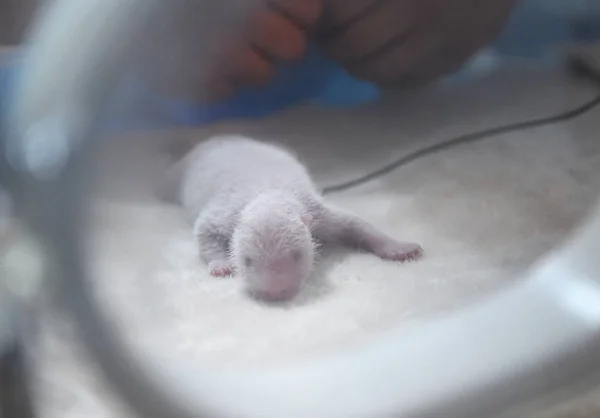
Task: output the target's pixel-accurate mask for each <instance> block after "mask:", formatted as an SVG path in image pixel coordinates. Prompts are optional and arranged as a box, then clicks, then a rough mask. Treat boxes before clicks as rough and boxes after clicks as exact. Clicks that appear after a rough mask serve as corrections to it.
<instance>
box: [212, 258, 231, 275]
mask: <svg viewBox="0 0 600 418" xmlns="http://www.w3.org/2000/svg"><path fill="white" fill-rule="evenodd" d="M208 268H209V269H210V275H211V276H213V277H228V276H232V275H233V266H232V265H231V264H229V263H225V262H220V261H213V262H211V263H210V264H209V265H208Z"/></svg>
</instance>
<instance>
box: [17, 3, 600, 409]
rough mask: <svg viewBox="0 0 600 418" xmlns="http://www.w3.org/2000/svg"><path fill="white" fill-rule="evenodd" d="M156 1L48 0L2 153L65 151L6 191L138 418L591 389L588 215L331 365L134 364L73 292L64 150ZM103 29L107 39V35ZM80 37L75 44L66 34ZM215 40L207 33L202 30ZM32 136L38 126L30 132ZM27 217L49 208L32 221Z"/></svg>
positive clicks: (597, 355)
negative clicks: (497, 287)
mask: <svg viewBox="0 0 600 418" xmlns="http://www.w3.org/2000/svg"><path fill="white" fill-rule="evenodd" d="M191 1H192V2H193V0H191ZM181 2H182V3H181V4H183V3H184V2H185V0H181ZM188 2H189V1H188ZM195 3H197V4H199V3H202V4H206V5H207V7H206V9H205V10H207V11H210V10H213V9H212V8H215V7H222V8H226V7H230V8H231V6H228V4H227V3H226V2H224V1H222V0H213V1H208V0H207V1H201V0H197V1H196V2H195ZM223 3H225V4H223ZM238 3H240V1H238ZM242 3H244V4H248V5H250V4H254V3H255V1H248V2H243V1H242ZM164 4H166V2H161V1H158V0H87V1H85V2H82V1H80V0H59V1H55V2H54V3H51V6H50V8H49V9H48V11H47V13H46V14H45V16H44V19H42V20H41V21H40V22H39V23H40V24H39V25H38V27H37V28H36V33H34V35H36V36H34V43H32V50H31V51H30V54H29V56H28V60H29V61H28V66H27V71H26V72H25V74H24V76H23V79H22V84H21V88H20V90H19V95H18V96H17V97H16V99H17V101H16V106H15V108H14V110H15V112H14V113H13V115H12V116H13V118H12V122H13V124H14V125H13V126H14V128H15V129H16V131H17V132H19V133H21V134H22V135H23V136H22V137H21V141H22V142H23V144H26V145H25V146H23V145H21V143H20V142H15V143H13V144H12V145H13V148H14V149H17V151H16V154H17V155H21V157H22V158H21V160H20V161H21V162H22V163H24V162H27V161H29V162H31V159H30V158H28V156H27V154H28V153H31V152H32V151H31V149H32V148H31V147H30V146H28V145H27V144H30V142H31V141H33V143H35V142H36V141H35V137H36V136H38V134H37V132H45V133H46V134H47V133H48V131H51V132H52V134H53V135H52V136H51V138H54V139H55V140H59V141H61V142H60V143H61V144H63V149H66V150H67V151H68V152H69V156H70V157H71V158H68V159H66V160H64V159H63V160H61V161H62V164H63V165H62V169H61V170H59V174H58V175H55V176H52V177H44V178H40V177H39V176H37V174H38V173H36V170H37V168H36V167H35V165H33V166H32V165H26V166H24V167H23V166H22V167H21V168H25V169H26V170H24V171H22V172H21V175H20V180H19V182H18V186H24V187H27V191H28V192H27V193H22V194H21V196H22V197H21V198H22V199H23V201H22V202H21V203H22V205H21V206H20V208H21V209H22V210H23V214H24V216H25V217H26V218H27V220H28V221H29V223H30V225H32V226H33V227H34V228H35V230H36V231H37V232H38V233H39V235H40V237H41V238H42V241H43V243H44V244H45V247H46V250H47V252H48V255H49V256H50V260H51V263H50V267H51V272H52V273H53V279H54V280H55V283H56V285H57V286H58V290H59V291H58V292H57V293H58V294H59V299H58V301H57V302H58V303H60V305H61V306H62V307H63V308H64V309H65V310H66V311H67V312H68V313H69V314H70V315H71V316H72V317H73V319H74V320H75V321H76V322H77V324H78V325H79V329H80V332H81V336H82V339H83V341H84V343H85V344H86V346H87V349H88V350H89V351H90V352H91V353H92V354H93V356H94V358H95V359H96V360H97V361H98V363H99V364H100V366H101V367H102V369H103V372H104V374H105V375H106V377H107V378H108V379H109V380H110V381H111V383H112V384H113V387H114V389H115V391H116V392H117V393H119V394H120V395H121V396H123V398H124V399H125V400H126V401H128V402H129V403H130V405H131V406H132V407H133V408H134V409H135V410H136V411H137V412H138V413H139V414H140V415H141V416H144V417H165V416H169V417H173V418H179V417H190V418H191V417H199V416H210V417H218V416H223V417H262V418H268V417H281V416H285V417H290V418H294V417H298V418H300V417H309V416H314V417H340V418H341V417H379V416H381V417H384V416H405V417H428V418H433V417H438V416H439V417H443V418H452V417H457V418H459V417H460V418H469V417H481V416H487V417H492V416H495V415H498V414H500V413H503V414H506V413H508V412H510V411H511V410H512V411H517V410H516V409H515V408H518V407H522V406H526V405H528V404H529V403H530V402H533V401H540V400H543V399H544V398H545V397H547V396H548V395H549V394H556V393H559V394H563V395H567V394H568V392H567V389H569V390H577V389H580V388H581V387H584V386H591V385H592V384H596V383H598V382H600V367H599V366H600V333H599V332H598V331H599V330H600V287H599V285H598V281H597V280H598V272H600V259H599V258H598V257H597V255H596V254H595V253H596V252H597V250H596V249H597V248H599V245H600V207H599V208H598V209H597V210H596V213H594V216H593V217H592V219H591V220H590V221H588V222H586V223H584V224H583V226H582V228H580V230H579V231H577V232H576V233H575V235H574V238H573V239H572V240H570V241H569V242H567V243H566V244H565V245H564V246H563V247H562V248H561V249H560V250H559V251H557V252H555V253H554V254H551V255H549V256H548V257H547V259H546V260H544V261H542V262H541V263H540V264H539V265H538V266H536V267H534V268H532V269H531V271H530V273H529V275H528V277H525V278H524V279H526V280H524V281H523V282H522V284H520V285H517V286H515V287H513V288H511V289H509V290H507V291H505V292H503V293H500V294H498V295H495V296H494V297H493V298H490V299H489V300H487V301H485V303H480V304H478V305H476V306H473V307H471V308H469V309H468V310H464V311H463V312H460V313H457V314H455V315H452V316H450V317H449V318H447V319H442V320H438V321H435V322H431V323H429V324H426V325H425V326H423V327H420V328H419V329H415V330H413V332H411V333H406V331H402V332H401V331H400V330H394V331H391V332H389V333H387V334H385V335H382V336H381V337H380V338H379V339H378V340H376V341H373V342H372V344H370V345H369V346H365V347H354V348H352V349H348V350H347V351H345V352H344V353H340V355H338V356H335V357H328V358H322V359H318V360H314V361H307V362H303V363H300V364H294V365H289V366H288V367H285V368H276V369H261V370H254V371H246V372H245V373H244V374H243V375H242V374H235V373H214V372H209V371H207V370H204V371H203V370H201V369H198V370H197V373H196V375H195V376H192V375H191V374H190V373H189V367H187V368H181V369H178V368H177V367H176V366H175V365H173V364H172V363H171V364H169V366H167V365H166V364H167V361H166V360H165V359H163V361H160V360H159V359H158V358H153V359H146V360H144V361H142V360H141V359H140V358H139V357H138V358H135V357H134V356H132V355H131V353H130V351H129V350H128V349H127V347H126V346H125V345H124V344H123V343H122V341H121V339H120V338H118V337H119V336H118V335H115V334H114V332H113V330H112V328H111V327H110V326H108V324H107V323H106V321H105V319H104V318H103V317H102V316H100V315H99V312H97V310H96V307H95V305H94V303H93V301H92V300H91V298H90V295H89V293H88V289H87V287H86V285H85V283H86V281H85V278H86V275H85V270H84V266H83V264H82V263H83V260H84V257H83V255H82V254H81V250H80V248H81V243H82V242H83V238H84V237H83V232H82V229H81V228H79V227H80V226H81V222H79V221H81V216H82V213H83V211H82V208H81V207H80V204H81V201H82V200H81V198H82V197H83V194H84V187H83V183H82V181H81V180H82V178H83V177H82V172H83V171H82V170H83V168H84V167H85V158H86V157H87V156H86V153H85V150H86V148H85V147H84V148H80V149H76V147H75V144H76V143H77V142H79V143H80V144H81V143H83V145H86V144H87V142H80V141H82V140H83V139H85V138H87V137H88V136H89V134H90V133H91V132H92V131H93V120H94V115H96V114H98V113H99V112H100V109H101V107H102V103H103V100H104V99H105V97H104V96H103V94H102V93H103V92H104V91H107V90H108V89H107V87H108V86H109V85H110V82H111V80H112V77H111V74H114V73H115V72H116V71H117V66H118V59H115V57H116V55H117V54H120V53H123V51H122V50H120V49H119V48H117V47H115V45H117V44H118V42H115V41H116V39H117V38H118V37H119V36H123V35H127V34H128V31H134V30H136V27H140V26H141V25H143V24H144V22H147V20H146V19H148V18H149V16H152V15H153V14H155V13H158V12H160V10H161V7H165V6H164ZM169 4H170V6H173V4H175V2H169ZM177 4H179V3H177ZM232 9H233V8H232ZM90 16H95V18H93V19H92V18H90ZM103 21H104V22H106V21H109V22H111V25H112V27H113V29H114V30H113V31H108V32H110V33H108V32H107V31H106V30H105V29H106V28H105V27H103V26H102V25H103V23H102V22H103ZM220 23H222V22H220ZM82 26H85V27H86V31H87V32H86V33H87V35H86V36H85V37H74V36H72V34H73V33H78V31H80V30H81V28H82ZM209 26H210V25H209ZM213 29H214V28H210V27H207V28H206V31H207V32H206V33H207V34H210V33H211V30H213ZM42 35H43V36H42ZM67 51H68V54H69V56H73V55H75V54H74V53H73V51H77V52H78V53H79V55H77V56H76V58H75V59H73V62H72V63H71V65H70V66H69V69H68V71H65V69H64V63H63V62H61V59H60V57H62V56H65V55H63V53H65V54H66V53H67ZM90 51H93V53H91V52H90ZM54 75H56V77H54ZM50 80H52V81H51V82H50ZM49 121H52V122H51V123H49ZM40 124H41V125H40ZM34 126H37V127H38V128H40V127H41V128H44V127H46V128H48V129H47V130H46V129H34V130H31V127H34ZM64 144H67V145H68V146H65V145H64ZM17 160H18V159H17ZM34 160H35V159H34ZM52 191H54V192H55V193H56V192H59V191H60V192H61V196H64V199H56V198H55V196H57V195H56V194H53V193H52ZM67 192H68V193H67ZM35 207H44V208H47V209H45V210H44V214H43V215H40V214H39V213H37V212H36V211H35V209H33V208H35ZM150 369H152V370H153V372H152V373H149V372H148V371H149V370H150ZM597 370H598V371H597ZM184 378H185V379H186V380H185V381H182V380H183V379H184Z"/></svg>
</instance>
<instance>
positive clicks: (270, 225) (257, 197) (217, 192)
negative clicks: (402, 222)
mask: <svg viewBox="0 0 600 418" xmlns="http://www.w3.org/2000/svg"><path fill="white" fill-rule="evenodd" d="M175 172H176V173H177V174H172V176H175V177H177V179H178V182H179V185H180V188H179V195H178V196H177V199H178V201H179V203H180V204H181V205H182V206H183V207H184V209H185V211H186V213H187V215H188V217H189V218H190V220H191V221H193V222H194V233H195V236H196V238H197V240H198V244H199V249H200V257H201V258H202V259H203V260H204V262H205V263H207V265H208V268H209V269H210V272H211V274H212V275H213V276H216V277H223V276H229V275H233V274H236V275H240V276H241V277H242V278H243V279H244V280H245V283H246V287H247V289H248V290H249V292H250V293H251V294H253V295H255V296H256V297H258V298H260V299H264V300H270V301H278V300H285V299H289V298H291V297H293V296H294V295H296V294H297V293H298V291H299V289H300V287H301V285H302V283H303V282H304V281H305V279H306V278H307V277H308V276H309V275H310V273H311V271H312V267H313V265H314V263H315V259H316V253H317V247H318V245H319V244H324V243H327V244H330V243H332V244H338V245H343V246H347V247H351V248H354V249H357V250H361V251H366V252H370V253H372V254H375V255H376V256H378V257H380V258H382V259H384V260H391V261H401V262H404V261H409V260H415V259H417V258H419V257H420V256H421V255H422V253H423V250H422V248H421V247H420V246H419V245H418V244H415V243H408V242H400V241H397V240H396V239H394V238H392V237H390V236H388V235H386V234H384V233H383V232H382V231H380V230H378V229H377V228H375V227H374V226H372V225H371V224H369V223H368V222H365V221H364V220H362V219H360V218H359V217H357V216H355V215H352V214H350V213H346V212H344V211H342V210H340V209H337V208H334V207H331V206H330V205H328V204H326V203H324V201H323V199H322V197H321V195H320V194H319V192H318V191H317V189H316V187H315V185H314V184H313V182H312V180H311V178H310V176H309V174H308V172H307V170H306V168H305V167H304V166H303V165H302V164H301V163H300V161H299V160H298V159H297V158H296V157H295V156H294V155H293V154H291V153H290V152H288V151H287V150H286V149H284V148H282V147H279V146H276V145H273V144H267V143H263V142H258V141H255V140H252V139H249V138H245V137H241V136H216V137H213V138H211V139H209V140H207V141H204V142H202V143H200V144H199V145H197V146H196V147H195V148H194V149H193V150H192V151H191V152H190V153H189V154H188V155H187V156H186V157H184V159H183V160H182V161H181V162H180V163H179V164H178V165H177V166H176V167H174V171H173V173H175Z"/></svg>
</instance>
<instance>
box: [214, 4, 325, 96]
mask: <svg viewBox="0 0 600 418" xmlns="http://www.w3.org/2000/svg"><path fill="white" fill-rule="evenodd" d="M321 3H322V0H265V2H264V7H262V8H261V9H260V10H259V12H258V13H257V14H256V15H254V16H251V17H250V19H249V22H248V24H247V27H246V28H245V31H244V32H243V33H244V35H245V36H244V37H243V39H242V40H241V41H238V42H235V43H233V44H231V45H227V46H225V49H224V52H223V53H222V54H220V56H219V57H218V58H217V60H218V62H217V65H216V67H215V68H216V72H215V75H214V78H213V79H212V80H210V81H209V82H208V84H207V89H208V96H209V98H210V99H216V100H218V99H225V98H228V97H231V96H233V95H234V94H235V91H236V89H237V88H238V87H241V86H259V85H264V84H267V83H268V82H269V81H270V80H271V79H272V77H273V76H274V74H275V66H276V65H277V63H280V62H286V61H287V62H289V61H295V60H299V59H301V58H302V57H303V56H304V54H305V52H306V49H307V45H308V37H309V36H310V35H311V34H313V33H314V30H315V28H316V25H317V21H318V19H319V18H320V16H321Z"/></svg>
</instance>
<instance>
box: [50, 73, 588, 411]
mask: <svg viewBox="0 0 600 418" xmlns="http://www.w3.org/2000/svg"><path fill="white" fill-rule="evenodd" d="M595 94H596V92H595V91H594V90H593V88H591V87H589V86H585V85H581V84H574V83H572V82H571V81H568V80H566V79H564V78H563V77H562V76H561V75H560V74H555V73H552V72H540V71H537V72H535V71H530V70H525V69H523V70H519V71H512V72H506V73H500V74H498V75H497V76H494V77H491V78H489V79H486V80H482V81H481V82H480V83H479V84H478V85H476V86H471V87H453V88H448V87H446V88H444V87H437V88H433V89H430V90H429V91H426V92H422V93H419V94H418V95H416V96H415V95H413V96H411V97H404V98H390V99H389V100H386V101H384V102H382V103H380V104H376V105H371V106H367V107H365V108H362V109H353V110H343V111H333V110H328V111H324V110H321V109H296V110H290V111H287V112H284V113H283V114H280V115H277V116H275V117H273V118H270V119H268V120H264V121H260V122H256V121H255V122H240V123H229V124H223V125H221V126H218V127H215V128H214V129H211V131H208V130H199V131H196V132H193V133H190V132H175V133H173V132H171V133H168V134H166V135H165V137H168V138H175V137H186V136H190V135H195V136H197V137H199V138H201V137H203V136H206V135H208V134H210V133H211V132H215V131H219V132H232V133H245V134H249V135H252V136H255V137H257V138H268V139H280V140H282V141H283V142H285V143H287V144H290V145H292V146H294V147H295V148H297V149H298V150H299V152H300V153H301V154H302V155H303V156H304V158H305V159H306V161H307V163H308V165H309V166H310V168H311V169H312V170H313V172H314V173H315V177H316V179H317V180H318V182H319V183H320V184H321V183H322V184H330V183H336V182H337V181H339V180H344V179H347V178H348V177H354V176H356V175H359V174H362V173H364V172H367V171H370V170H372V169H374V168H377V167H379V166H380V165H382V164H383V163H386V162H389V161H390V160H392V159H394V158H396V157H397V156H399V155H402V154H403V153H405V152H407V151H408V150H412V149H416V148H420V147H421V146H423V145H425V144H430V143H435V142H439V141H441V140H444V139H447V138H450V137H453V136H455V135H457V134H460V133H465V132H472V131H475V130H479V129H482V128H487V127H491V126H497V125H501V124H505V123H510V122H514V121H521V120H525V119H531V118H535V117H541V116H547V115H551V114H554V113H558V112H561V111H564V110H567V109H570V108H572V107H574V106H577V105H579V104H581V103H583V102H585V101H587V100H589V99H590V98H591V97H592V96H594V95H595ZM598 115H600V110H595V111H594V112H592V113H590V114H588V115H586V116H584V117H582V118H580V119H578V120H576V121H572V122H569V123H566V124H560V125H555V126H549V127H544V128H539V129H534V130H528V131H522V132H517V133H514V134H510V135H504V136H501V137H496V138H491V139H488V140H486V141H484V142H481V143H477V144H471V145H466V146H461V147H458V148H456V149H453V150H450V151H445V152H443V153H440V154H438V155H435V156H430V157H427V158H425V159H423V160H420V161H416V162H414V163H412V164H410V165H409V166H406V167H404V168H401V169H399V170H397V171H396V172H394V173H392V174H391V175H389V176H387V177H385V178H383V179H381V180H379V181H376V182H373V183H370V184H369V185H367V186H364V187H361V188H359V189H356V190H353V191H349V192H345V193H342V194H339V195H335V196H333V195H332V196H331V197H330V198H331V200H333V201H335V202H337V203H338V204H341V205H343V206H345V207H347V208H348V209H351V210H353V211H355V212H356V213H358V214H361V215H362V216H364V217H366V218H368V219H369V220H370V221H372V222H374V223H375V224H378V225H380V226H381V227H383V228H386V230H388V231H389V232H390V233H392V234H394V235H396V236H398V237H399V238H403V239H409V240H414V241H417V242H419V243H421V244H422V245H423V247H424V248H425V251H426V257H425V258H424V259H423V260H422V261H420V262H418V263H414V264H410V265H394V264H390V263H386V262H383V261H380V260H378V259H375V258H374V257H372V256H369V255H361V254H352V253H335V254H332V255H331V256H329V257H326V259H325V260H324V262H323V263H322V265H321V266H320V267H319V269H318V271H317V274H316V275H315V276H316V277H315V282H314V283H311V284H309V285H308V286H307V289H306V292H305V293H304V294H303V295H302V296H301V297H300V298H299V300H298V301H296V302H295V303H292V304H290V305H289V306H285V307H268V306H263V305H260V304H257V303H256V302H254V301H252V300H250V299H248V298H247V297H246V296H245V295H244V294H243V293H241V292H240V291H239V287H240V283H239V282H238V280H236V279H228V280H215V279H213V278H210V277H209V276H208V274H207V272H206V269H205V268H204V266H203V265H202V264H201V263H200V262H199V261H198V259H197V257H196V252H195V247H194V242H193V240H192V237H191V233H190V228H189V226H188V225H186V224H185V223H184V221H183V219H182V217H181V216H180V214H179V213H178V211H177V209H176V208H172V207H168V206H165V205H159V204H157V203H156V202H154V201H152V200H151V199H149V198H148V197H147V195H148V190H149V181H148V180H152V179H153V178H155V177H154V175H155V174H156V173H157V172H158V171H159V169H160V167H161V164H160V161H158V160H156V159H154V158H152V156H153V155H154V153H153V151H152V150H149V149H148V147H145V146H144V145H143V143H144V141H148V140H149V138H148V137H145V136H141V137H140V138H133V139H128V140H127V141H125V140H124V142H121V143H119V144H112V145H110V146H107V147H106V149H105V150H103V153H102V155H103V157H104V158H103V160H102V162H101V166H102V167H104V168H105V169H106V173H108V175H107V176H106V178H105V179H104V181H103V184H102V193H101V194H102V198H101V199H99V200H98V201H97V202H96V204H97V206H96V207H95V212H96V214H97V217H96V218H95V219H96V221H97V223H96V225H95V226H96V231H97V232H96V236H95V240H94V245H93V246H92V248H91V250H92V251H91V253H92V258H93V264H94V266H95V268H96V270H95V280H96V283H97V285H98V290H99V296H100V298H101V300H102V301H103V303H105V306H107V307H109V308H110V313H111V315H112V316H113V318H115V319H117V320H118V321H119V323H120V325H121V326H123V327H124V329H125V330H126V333H127V336H128V338H129V339H130V340H131V342H132V343H133V344H134V345H135V346H136V347H138V348H140V349H149V350H154V349H157V350H171V351H172V352H173V353H175V354H178V355H182V356H188V357H190V358H194V359H202V360H205V361H207V362H208V363H209V364H211V365H214V366H215V367H221V366H231V367H234V366H238V365H244V364H252V365H256V364H260V363H262V362H280V361H288V360H293V359H295V358H300V357H303V356H310V355H312V354H313V353H320V352H323V351H324V350H333V349H339V348H343V346H344V345H347V344H353V343H357V342H360V343H364V342H366V341H368V338H369V336H371V335H373V333H376V332H377V331H379V330H383V329H386V328H388V327H390V326H392V325H394V324H396V323H397V322H398V321H402V323H403V324H405V325H406V326H409V325H418V321H419V319H422V318H426V317H432V316H436V315H444V314H445V313H446V312H448V311H449V310H452V309H458V308H460V307H461V306H464V305H466V304H469V303H471V302H472V301H474V300H476V299H478V298H481V297H484V296H485V295H489V294H490V292H493V291H494V290H495V289H498V288H500V287H502V286H507V285H510V283H511V281H512V280H513V279H512V278H513V277H515V273H517V272H519V271H522V270H523V269H524V268H526V267H527V266H528V265H529V264H530V263H531V262H532V261H533V260H535V259H536V258H537V257H538V256H539V255H541V254H543V253H544V252H546V251H547V250H548V249H550V248H551V247H552V246H553V245H554V244H555V243H557V242H559V241H560V240H561V239H562V238H563V237H564V236H565V235H566V234H567V233H568V231H569V229H570V228H572V227H573V226H574V225H575V224H576V223H577V221H578V220H579V219H580V218H581V217H582V216H583V215H584V214H585V212H586V210H587V209H588V208H590V207H591V204H592V203H593V202H594V200H595V198H596V196H597V190H598V187H599V186H600V177H599V176H598V174H600V158H599V156H600V153H599V151H600V143H599V142H598V141H597V138H596V135H597V134H596V129H597V128H596V127H597V118H598ZM48 323H51V324H52V325H54V326H55V327H54V330H53V331H51V332H48V333H47V334H46V335H45V343H46V344H45V345H44V350H43V352H42V354H41V357H40V364H41V366H42V367H41V369H40V373H39V375H40V377H42V384H41V386H40V394H41V399H42V403H41V409H42V412H43V414H42V416H44V417H61V418H63V417H81V416H85V417H91V418H96V417H126V416H127V414H126V413H125V412H123V411H122V410H120V409H119V408H117V407H113V406H112V404H111V403H107V399H106V396H105V390H104V388H102V386H101V385H99V384H98V383H97V381H96V379H95V378H94V376H93V374H92V373H90V371H89V370H88V369H87V367H86V366H84V363H83V362H82V361H81V359H79V360H78V356H76V355H75V353H74V352H72V351H71V349H72V348H73V347H72V344H71V343H70V342H69V341H70V340H71V339H72V337H71V336H70V334H69V333H68V332H66V331H64V330H62V329H61V328H60V327H59V326H57V325H58V324H57V322H56V321H55V320H53V319H52V318H48ZM60 340H63V341H60ZM83 361H85V360H83ZM599 411H600V409H599ZM569 413H570V412H569ZM564 416H566V417H568V416H573V417H575V416H585V415H564ZM590 416H592V415H590ZM594 416H596V415H594Z"/></svg>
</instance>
